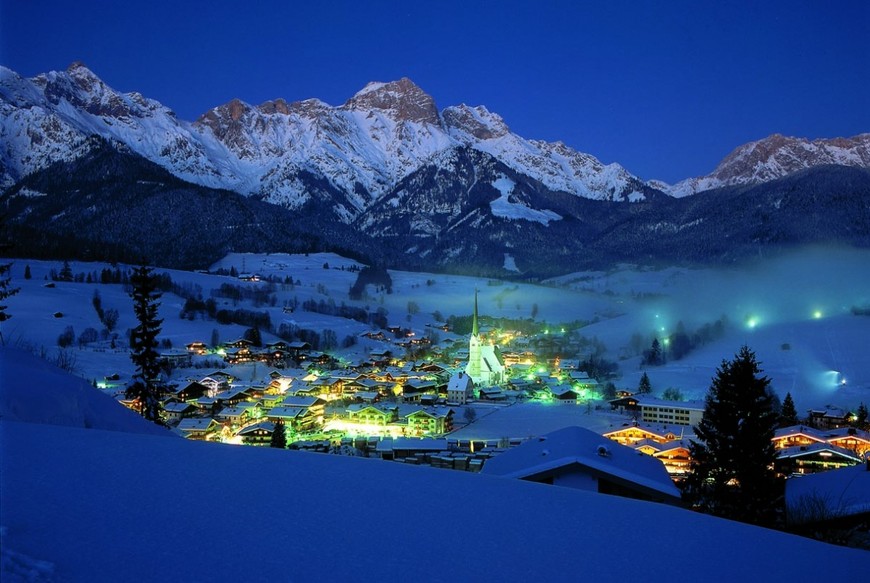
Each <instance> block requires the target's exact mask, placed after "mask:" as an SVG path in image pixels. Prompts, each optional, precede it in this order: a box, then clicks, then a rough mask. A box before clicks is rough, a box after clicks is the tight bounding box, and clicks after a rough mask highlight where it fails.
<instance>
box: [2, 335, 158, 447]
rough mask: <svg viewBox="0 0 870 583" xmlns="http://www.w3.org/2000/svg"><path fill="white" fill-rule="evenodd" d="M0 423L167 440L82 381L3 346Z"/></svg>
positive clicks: (127, 410) (20, 351) (31, 356)
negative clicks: (58, 426) (149, 436)
mask: <svg viewBox="0 0 870 583" xmlns="http://www.w3.org/2000/svg"><path fill="white" fill-rule="evenodd" d="M0 419H2V420H3V421H20V422H24V423H42V424H49V425H63V426H67V427H83V428H88V429H90V428H94V429H104V430H110V431H124V432H129V433H143V434H148V435H162V436H173V434H172V433H170V432H169V431H168V430H167V429H164V428H162V427H158V426H156V425H154V424H153V423H150V422H148V421H145V420H144V419H143V418H142V417H140V416H139V415H137V414H136V413H134V412H133V411H130V410H129V409H127V408H126V407H123V406H121V405H119V404H118V403H117V402H116V401H115V400H114V399H112V398H111V397H110V396H108V395H106V394H105V393H103V392H102V391H99V390H97V389H95V388H93V387H92V386H91V385H89V384H88V383H87V381H85V380H84V379H80V378H78V377H74V376H72V375H70V374H69V373H66V372H64V371H62V370H60V369H59V368H57V367H55V366H53V365H50V364H49V363H47V362H46V361H44V360H42V359H40V358H38V357H36V356H34V355H32V354H30V353H28V352H25V351H22V350H18V349H14V348H7V347H5V346H4V347H0Z"/></svg>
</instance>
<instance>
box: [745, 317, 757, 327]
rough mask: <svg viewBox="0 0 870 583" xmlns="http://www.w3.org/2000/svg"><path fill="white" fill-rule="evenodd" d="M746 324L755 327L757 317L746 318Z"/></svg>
mask: <svg viewBox="0 0 870 583" xmlns="http://www.w3.org/2000/svg"><path fill="white" fill-rule="evenodd" d="M746 325H747V326H748V327H749V328H755V327H756V326H758V319H757V318H749V319H748V320H746Z"/></svg>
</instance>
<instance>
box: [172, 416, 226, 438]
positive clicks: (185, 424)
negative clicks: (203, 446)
mask: <svg viewBox="0 0 870 583" xmlns="http://www.w3.org/2000/svg"><path fill="white" fill-rule="evenodd" d="M176 429H177V430H178V431H179V432H180V433H181V434H182V435H184V436H185V437H186V438H187V439H194V440H199V441H213V440H216V439H218V435H219V433H220V429H221V424H220V423H218V422H217V421H216V420H214V419H212V418H211V417H205V418H204V417H192V418H187V419H182V420H181V421H179V422H178V426H177V427H176Z"/></svg>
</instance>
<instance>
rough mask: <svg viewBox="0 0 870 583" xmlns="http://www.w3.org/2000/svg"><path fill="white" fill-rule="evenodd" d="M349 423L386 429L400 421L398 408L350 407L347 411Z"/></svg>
mask: <svg viewBox="0 0 870 583" xmlns="http://www.w3.org/2000/svg"><path fill="white" fill-rule="evenodd" d="M346 414H347V421H348V422H349V423H356V424H358V425H360V426H366V425H375V426H381V427H385V426H386V425H388V424H390V423H393V422H395V421H398V420H399V410H398V407H377V406H374V405H350V406H348V407H347V409H346Z"/></svg>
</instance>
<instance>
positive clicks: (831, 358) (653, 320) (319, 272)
mask: <svg viewBox="0 0 870 583" xmlns="http://www.w3.org/2000/svg"><path fill="white" fill-rule="evenodd" d="M26 265H29V266H30V268H31V272H32V276H33V277H32V279H30V280H25V279H23V271H24V268H25V266H26ZM354 265H356V262H354V261H353V260H350V259H346V258H343V257H339V256H337V255H334V254H326V253H323V254H311V255H309V256H303V255H293V256H291V255H282V254H269V255H266V254H232V255H229V256H227V257H226V258H224V259H223V260H222V261H220V262H219V263H218V264H216V265H215V266H213V269H218V268H226V269H229V268H231V267H234V268H235V269H236V270H238V271H240V272H250V273H258V274H260V275H262V276H266V275H277V276H279V277H281V278H282V279H283V278H285V277H287V276H289V277H291V278H292V279H293V280H294V281H295V282H297V283H298V285H294V286H292V288H287V289H281V288H279V289H278V290H277V291H276V296H277V303H276V305H275V306H269V305H265V306H262V307H259V308H254V307H253V306H252V305H251V304H250V303H245V302H241V303H240V304H239V305H238V307H241V308H248V309H256V310H257V311H263V310H265V311H268V312H269V314H270V317H271V320H272V323H273V325H275V326H277V325H279V324H280V323H282V322H287V323H292V324H295V325H297V326H299V327H301V328H308V329H312V330H324V329H331V330H333V331H334V332H335V333H336V337H337V339H338V341H339V342H341V341H342V340H343V339H344V338H346V337H347V336H350V335H353V336H355V337H357V338H358V343H357V345H356V346H354V347H352V348H350V349H344V350H339V351H338V353H339V355H340V356H342V357H345V358H347V359H355V358H359V357H364V356H366V355H367V354H368V353H369V352H370V351H372V350H375V349H383V348H389V347H390V346H389V345H387V344H384V343H382V342H379V341H375V340H369V339H366V338H362V337H360V336H359V335H360V334H362V333H364V332H366V331H368V330H370V329H371V327H370V326H369V325H367V324H362V323H359V322H355V321H352V320H348V319H343V318H338V317H333V316H325V315H322V314H317V313H314V312H307V311H304V310H302V309H301V308H300V309H296V310H295V311H294V312H293V313H289V314H288V313H284V312H283V310H282V308H283V306H284V304H285V303H286V302H292V301H296V302H298V303H300V304H301V303H302V302H304V301H306V300H309V299H313V300H315V301H321V300H323V301H325V302H330V301H332V302H334V303H335V304H337V305H341V304H342V303H345V304H348V305H354V306H357V307H363V308H366V309H368V310H369V311H374V310H376V309H378V308H383V309H384V310H386V312H387V314H388V316H387V318H388V321H389V323H390V324H395V325H401V326H404V327H409V328H411V329H413V330H415V332H416V333H417V334H425V333H426V332H427V330H428V328H427V326H426V325H427V324H431V323H434V322H435V321H436V318H435V316H434V315H433V314H436V313H437V315H438V316H440V317H441V318H442V319H445V318H447V317H448V316H450V315H458V316H461V315H465V316H467V315H469V314H470V313H471V309H472V305H473V296H474V290H475V289H477V290H479V293H480V299H479V305H480V312H481V314H483V315H490V316H498V317H509V318H523V319H525V318H530V317H531V315H532V313H535V314H536V316H535V319H536V320H539V321H543V322H547V323H550V324H552V325H553V329H554V330H555V329H556V327H557V326H558V325H559V324H560V323H565V322H571V321H585V322H590V324H589V325H587V326H585V327H584V328H582V329H581V333H582V334H583V335H584V336H585V337H587V338H593V337H594V338H597V339H598V340H600V341H601V342H603V343H604V344H605V346H606V348H607V352H606V354H605V356H606V357H607V358H609V359H611V360H614V361H617V362H618V364H619V372H620V375H621V377H620V378H619V379H617V380H616V385H617V386H618V387H620V388H627V389H629V390H632V389H634V388H636V387H637V384H638V381H639V379H640V375H641V373H642V372H643V371H642V370H641V367H640V361H641V357H640V355H639V354H638V351H637V350H636V347H632V345H631V344H632V336H634V335H640V336H641V337H642V338H643V340H644V342H649V341H650V339H651V338H652V336H653V335H654V334H655V335H657V336H658V337H660V338H664V337H665V336H667V335H669V334H671V333H673V331H674V330H675V329H676V328H677V326H678V323H680V322H682V323H683V325H684V327H685V328H686V330H687V331H689V332H692V331H693V330H696V329H698V328H699V327H700V326H702V325H704V324H711V323H713V322H715V321H716V320H717V319H719V318H721V317H722V316H725V317H726V318H727V321H728V326H726V329H725V333H724V334H723V335H722V336H721V337H720V338H718V339H717V340H715V341H713V342H711V343H709V344H706V345H704V346H701V347H700V348H698V349H696V350H694V351H692V352H690V353H689V354H688V355H687V356H686V357H684V358H683V359H681V360H677V361H670V362H668V363H667V364H665V365H663V366H658V367H647V368H646V369H645V370H646V372H647V373H648V375H649V377H650V379H651V381H652V386H653V392H654V393H660V392H661V391H663V390H664V389H666V388H668V387H674V388H678V389H680V390H681V391H682V393H683V395H684V396H685V397H686V398H691V399H701V398H703V396H704V394H705V392H706V390H707V387H708V386H709V384H710V379H711V378H712V376H713V375H714V373H715V370H716V367H717V366H718V365H719V364H720V363H721V361H722V360H723V359H728V358H731V357H732V356H733V355H734V354H735V353H736V352H737V350H738V349H739V348H740V346H741V345H742V344H744V343H745V344H748V345H749V346H750V348H752V349H753V350H754V351H755V352H756V354H757V356H758V359H759V360H760V362H761V365H762V368H763V370H764V372H765V374H767V375H768V376H769V377H770V378H771V380H772V385H773V388H774V389H775V390H776V391H777V393H778V394H779V395H780V397H784V396H785V393H786V392H791V393H792V396H793V398H794V400H795V402H796V405H797V407H798V409H799V410H806V409H808V408H810V407H823V406H825V405H834V406H839V407H844V408H854V407H856V406H857V405H858V403H859V402H861V401H864V402H865V403H870V350H868V346H870V317H868V316H856V315H853V314H852V313H851V309H852V307H853V306H859V307H868V306H870V269H868V266H870V252H868V251H860V250H848V249H807V250H804V251H803V252H802V253H799V254H798V253H795V254H792V255H788V256H784V257H780V258H777V259H765V260H758V261H755V262H752V263H749V264H744V265H735V266H732V267H731V268H728V269H704V270H690V269H686V268H666V269H658V270H654V269H650V268H638V267H635V266H622V267H620V268H618V269H615V270H613V271H610V272H590V273H575V274H571V275H566V276H563V277H560V278H556V279H554V280H550V281H548V282H546V285H532V284H524V283H514V282H507V281H497V280H487V279H480V278H474V277H464V276H456V275H445V274H428V273H410V272H390V273H391V276H392V279H393V293H391V294H387V293H382V292H381V293H376V292H375V291H374V290H373V289H372V288H371V287H370V288H369V290H368V292H369V298H368V299H366V300H364V301H351V300H349V299H348V290H349V289H350V287H351V285H352V284H353V282H354V281H355V279H356V272H355V271H350V270H349V269H348V268H350V267H352V266H354ZM60 267H61V264H60V263H59V262H42V261H34V260H27V259H19V260H16V261H15V263H14V265H13V268H12V277H13V284H14V285H16V286H20V287H21V292H20V293H19V294H18V295H16V296H13V297H11V298H8V300H7V302H6V303H7V305H8V306H9V308H8V310H7V311H8V313H10V314H12V316H13V318H12V319H11V320H9V321H8V322H5V323H4V324H3V328H2V332H3V336H4V338H5V339H6V341H7V344H14V343H16V342H19V341H22V340H23V341H25V342H27V343H30V344H32V345H34V346H37V347H40V346H44V347H45V348H46V350H47V352H49V353H54V352H56V350H57V348H56V344H57V338H58V336H59V335H60V334H61V332H63V330H64V329H65V328H66V327H67V326H72V327H73V329H74V330H75V333H76V334H80V333H81V332H82V331H83V330H84V329H85V328H86V327H93V328H96V329H100V328H101V326H100V323H99V321H98V318H97V314H96V312H95V310H94V309H93V307H92V305H91V300H92V298H93V294H94V291H95V290H99V293H100V295H101V297H102V303H103V307H104V309H109V308H114V309H117V310H118V311H119V313H120V320H119V322H118V325H117V330H118V331H119V332H121V333H123V332H124V331H125V330H127V329H129V328H132V327H133V326H134V325H135V324H136V322H135V319H134V316H133V313H132V307H131V300H130V298H129V296H128V295H127V293H126V292H125V291H124V289H123V287H122V286H120V285H100V284H87V283H63V282H57V283H56V284H55V287H53V288H48V287H45V286H44V284H45V283H47V282H46V279H45V278H46V277H47V275H48V273H49V271H50V270H51V269H55V270H59V269H60ZM71 267H72V271H73V272H74V273H79V272H92V271H95V270H96V271H100V270H101V269H102V268H103V267H105V266H104V265H103V264H84V263H76V262H74V263H72V265H71ZM157 271H158V272H162V271H166V272H167V273H169V274H170V275H171V276H172V279H173V281H174V282H176V283H179V284H190V285H198V286H200V287H201V288H202V293H203V297H204V298H208V297H209V296H210V292H211V290H212V289H216V288H218V287H219V286H220V285H221V284H222V283H232V284H241V285H250V286H256V285H262V284H256V283H252V284H245V283H243V282H239V281H238V280H237V279H236V278H232V277H227V276H217V275H209V274H204V273H192V272H182V271H173V270H157ZM220 302H224V303H223V305H221V306H220V307H225V308H228V309H233V308H234V307H235V306H233V305H232V303H230V302H229V301H228V300H219V303H220ZM183 303H184V302H183V300H182V299H181V298H179V297H177V296H175V295H172V294H166V295H164V297H163V298H162V304H161V307H160V316H161V317H162V318H163V319H164V322H163V332H162V334H161V337H162V338H167V339H169V340H171V341H172V343H173V345H174V347H176V348H179V347H182V346H183V345H184V344H186V343H188V342H192V341H196V340H200V341H205V342H209V341H210V340H211V338H212V333H213V331H215V330H217V333H218V336H219V338H220V340H221V341H229V340H233V339H236V338H238V337H241V335H242V334H243V333H244V330H245V328H244V327H242V326H238V325H226V326H222V325H219V324H217V322H214V321H207V320H203V319H199V318H198V319H196V320H193V321H188V320H182V319H181V318H179V312H180V311H181V308H182V306H183ZM412 306H413V307H414V308H415V309H411V308H412ZM56 312H61V313H62V314H63V316H62V317H59V318H58V317H54V314H55V313H56ZM438 335H439V337H440V339H441V340H442V341H445V340H448V339H452V338H455V336H453V335H452V334H449V333H444V332H440V331H439V332H438ZM264 340H266V341H268V340H274V338H272V337H271V336H269V335H268V334H266V335H265V337H264ZM72 354H73V356H74V357H75V359H76V367H77V372H78V374H79V375H80V376H82V377H84V378H86V379H89V380H94V379H100V378H102V377H103V376H105V375H108V374H112V373H115V372H117V373H120V374H121V375H122V377H123V376H124V375H129V374H130V373H131V372H132V364H131V363H130V360H129V357H128V354H127V351H126V350H118V351H112V350H111V349H108V348H106V350H105V351H96V350H94V349H93V348H84V349H78V348H74V349H73V351H72ZM568 356H569V357H570V356H571V355H568ZM843 380H845V381H846V382H845V384H842V381H843Z"/></svg>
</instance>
